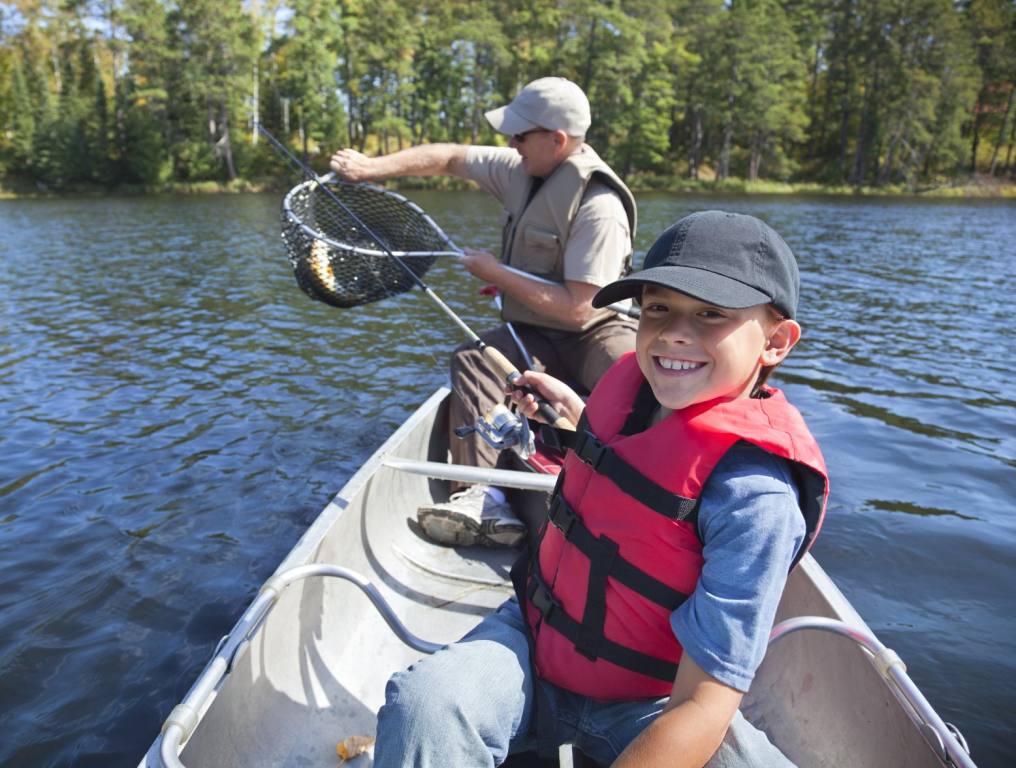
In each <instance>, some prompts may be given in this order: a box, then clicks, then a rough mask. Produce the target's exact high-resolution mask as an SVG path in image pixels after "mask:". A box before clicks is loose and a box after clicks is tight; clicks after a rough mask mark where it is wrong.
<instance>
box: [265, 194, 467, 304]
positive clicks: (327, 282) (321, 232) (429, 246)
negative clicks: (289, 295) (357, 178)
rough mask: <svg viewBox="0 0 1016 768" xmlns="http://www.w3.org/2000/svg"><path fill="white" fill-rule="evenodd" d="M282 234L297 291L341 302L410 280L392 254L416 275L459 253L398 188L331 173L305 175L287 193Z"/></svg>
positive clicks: (378, 295)
mask: <svg viewBox="0 0 1016 768" xmlns="http://www.w3.org/2000/svg"><path fill="white" fill-rule="evenodd" d="M322 184H323V185H324V186H326V187H327V188H328V190H329V191H330V192H331V193H332V194H333V195H334V196H335V197H336V198H338V200H339V201H341V203H342V205H340V204H339V203H338V202H336V201H335V200H334V199H333V198H332V196H331V195H329V194H328V193H327V192H325V191H324V190H323V189H322V188H321V185H322ZM343 206H345V208H343ZM346 209H348V211H347V210H346ZM350 214H352V215H350ZM357 219H359V221H357ZM368 229H369V230H370V232H373V235H371V234H370V232H368ZM374 235H376V237H375V236H374ZM282 240H283V242H285V244H286V251H287V254H288V256H289V261H290V263H291V264H292V265H293V272H294V273H295V275H296V282H297V284H298V285H299V286H300V288H301V289H302V290H303V291H304V293H306V294H307V295H308V296H310V297H311V298H312V299H316V300H318V301H323V302H325V303H326V304H331V305H332V306H334V307H344V308H345V307H356V306H359V305H361V304H369V303H371V302H373V301H378V300H379V299H383V298H386V297H388V296H393V295H395V294H399V293H403V292H405V291H408V290H410V289H411V288H412V287H413V286H414V285H416V284H417V283H416V282H415V281H414V280H413V278H412V277H410V275H409V274H407V272H406V270H405V268H404V267H402V266H401V265H400V264H399V263H398V262H397V261H396V260H395V258H393V256H395V257H398V258H399V259H401V260H402V261H403V263H404V264H405V265H406V266H407V267H409V269H410V270H412V272H413V274H415V275H416V276H417V277H420V278H422V277H423V275H424V274H426V272H427V270H428V269H430V266H431V264H433V263H434V260H435V259H436V258H437V257H438V256H458V255H460V253H461V252H460V251H459V249H458V248H456V247H455V245H454V243H452V242H451V241H450V240H449V239H448V237H447V236H446V235H445V233H444V232H442V231H441V228H440V227H438V226H437V224H435V223H434V221H433V220H432V219H431V218H430V216H428V215H427V214H426V213H424V212H423V210H422V209H421V208H420V207H419V206H417V205H416V204H415V203H412V202H410V201H409V200H407V199H406V198H404V197H403V196H402V195H399V194H396V193H395V192H390V191H388V190H386V189H381V188H380V187H375V186H373V185H369V184H351V183H348V182H344V181H340V180H338V179H335V178H334V177H333V176H331V175H329V176H326V177H324V178H323V179H321V182H320V183H319V182H317V181H314V180H313V179H312V180H309V181H305V182H303V183H302V184H299V185H297V186H296V187H294V188H293V189H292V190H290V192H289V194H287V195H286V198H285V200H283V203H282Z"/></svg>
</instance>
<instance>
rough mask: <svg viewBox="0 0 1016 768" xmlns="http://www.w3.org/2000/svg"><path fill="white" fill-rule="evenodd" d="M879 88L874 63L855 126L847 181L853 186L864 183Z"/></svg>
mask: <svg viewBox="0 0 1016 768" xmlns="http://www.w3.org/2000/svg"><path fill="white" fill-rule="evenodd" d="M878 89H879V68H878V63H877V62H876V64H875V71H874V73H873V75H872V78H871V86H870V87H865V89H864V106H863V107H861V124H860V125H859V126H858V127H857V149H856V150H855V152H854V164H853V167H852V168H851V169H850V178H849V181H850V183H851V184H854V185H855V186H861V185H862V184H864V176H865V174H864V170H865V166H866V165H867V159H868V143H869V140H870V139H873V138H874V133H875V131H874V127H873V124H874V118H873V117H872V112H873V111H874V105H875V103H876V101H877V99H878Z"/></svg>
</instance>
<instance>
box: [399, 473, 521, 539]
mask: <svg viewBox="0 0 1016 768" xmlns="http://www.w3.org/2000/svg"><path fill="white" fill-rule="evenodd" d="M495 493H497V491H495ZM416 519H417V520H418V521H419V523H420V527H421V528H423V532H424V533H425V534H427V538H429V539H430V540H431V541H434V542H437V543H438V544H446V545H448V546H455V547H473V546H481V547H514V546H517V545H519V544H521V543H522V540H523V539H524V538H525V536H526V526H525V525H524V524H523V522H522V521H521V520H519V519H518V518H517V517H515V515H514V514H513V513H512V508H511V507H510V506H509V505H508V504H506V503H505V502H503V501H498V500H497V499H496V498H494V496H493V495H492V494H491V488H490V487H489V486H486V485H473V486H470V487H469V488H467V489H466V490H464V491H459V492H458V493H453V494H452V495H451V498H450V499H448V501H446V502H444V503H440V504H430V505H427V506H423V507H420V508H419V509H418V510H416Z"/></svg>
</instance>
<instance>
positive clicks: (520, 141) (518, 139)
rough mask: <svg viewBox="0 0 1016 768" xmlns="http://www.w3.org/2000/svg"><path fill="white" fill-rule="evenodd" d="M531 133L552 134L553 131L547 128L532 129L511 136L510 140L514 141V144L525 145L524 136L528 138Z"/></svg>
mask: <svg viewBox="0 0 1016 768" xmlns="http://www.w3.org/2000/svg"><path fill="white" fill-rule="evenodd" d="M531 133H553V131H550V130H548V129H547V128H533V129H532V130H530V131H523V132H522V133H516V134H513V135H512V138H513V139H514V140H515V143H516V144H525V143H526V136H528V135H529V134H531Z"/></svg>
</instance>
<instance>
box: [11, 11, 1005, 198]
mask: <svg viewBox="0 0 1016 768" xmlns="http://www.w3.org/2000/svg"><path fill="white" fill-rule="evenodd" d="M548 74H558V75H564V76H566V77H569V78H571V79H572V80H574V81H576V82H577V83H579V84H580V85H581V86H582V87H583V88H584V89H585V91H586V93H587V94H588V95H589V98H590V101H591V103H592V108H593V126H592V128H591V131H590V136H589V141H590V143H592V144H593V145H594V146H595V147H597V149H599V150H600V151H601V153H602V154H604V155H605V156H606V158H607V159H608V161H609V162H610V163H611V164H612V165H613V166H614V167H615V168H616V169H617V170H618V171H619V172H620V173H622V174H623V175H626V176H631V175H633V174H646V175H653V176H659V177H684V178H688V179H713V178H715V179H719V180H722V179H726V178H730V177H740V178H744V179H748V180H755V179H760V178H763V179H775V180H787V181H811V182H819V183H825V184H835V185H842V184H848V185H858V186H860V185H864V186H881V185H886V184H893V185H899V184H904V185H907V186H911V187H913V186H919V185H922V184H933V183H940V182H942V181H947V180H950V179H955V178H957V177H961V176H966V175H969V174H980V175H982V176H984V175H987V176H993V177H1009V178H1011V177H1012V176H1013V175H1014V163H1016V157H1014V156H1013V155H1014V153H1013V143H1014V127H1016V114H1014V112H1016V109H1014V105H1013V92H1014V74H1016V3H1014V2H1012V0H965V1H962V2H955V1H954V0H783V1H782V2H780V1H779V0H727V1H726V2H724V0H625V1H624V2H621V1H620V0H330V1H327V0H289V1H288V2H284V1H283V0H246V2H238V1H237V0H215V1H214V2H213V1H212V0H175V1H174V0H18V1H17V2H4V3H0V179H3V178H6V179H7V180H8V181H11V180H17V181H20V182H21V183H32V184H34V185H36V186H39V187H42V188H46V189H53V190H60V189H68V188H74V187H81V186H89V185H102V186H114V185H119V184H141V185H159V184H163V183H166V182H193V181H203V180H216V181H227V180H232V179H237V178H241V179H253V178H263V177H265V176H272V175H278V174H279V173H280V171H281V170H282V167H283V162H282V161H280V160H279V159H278V158H277V157H276V156H275V154H274V153H273V152H272V151H271V149H270V148H269V147H268V146H267V144H266V142H265V141H264V140H263V139H261V140H258V136H257V130H256V127H257V123H258V121H260V122H262V123H263V124H264V125H265V126H266V127H267V128H269V129H270V130H271V131H272V132H273V133H274V134H276V135H277V136H279V137H282V138H284V140H285V141H287V142H288V143H290V144H291V145H292V146H293V147H294V148H296V149H297V150H299V151H301V152H302V153H304V155H305V156H307V157H309V158H310V159H311V160H312V161H313V163H314V164H315V165H316V167H318V168H319V169H320V168H323V167H324V166H325V161H326V157H327V154H328V153H329V152H330V151H332V150H334V149H336V148H338V147H341V146H353V147H357V148H360V149H362V150H364V151H367V152H371V153H373V152H388V151H394V150H395V149H399V148H402V147H406V146H409V145H412V144H418V143H421V142H436V141H452V142H490V141H493V140H494V136H493V134H492V132H491V130H490V128H489V127H488V126H487V124H486V121H485V120H484V119H483V112H484V111H485V110H487V109H490V108H492V107H495V106H500V105H501V104H504V103H506V102H507V101H508V100H509V99H510V98H511V96H512V95H513V94H514V93H515V91H516V90H517V89H518V88H519V87H520V86H521V85H522V84H524V83H526V82H527V81H529V80H531V79H533V78H535V77H539V76H543V75H548Z"/></svg>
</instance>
